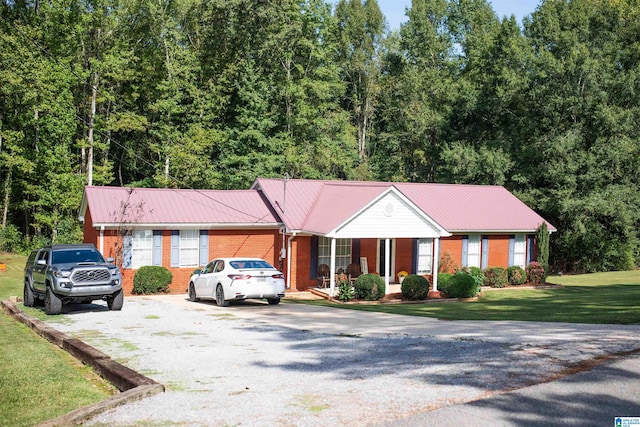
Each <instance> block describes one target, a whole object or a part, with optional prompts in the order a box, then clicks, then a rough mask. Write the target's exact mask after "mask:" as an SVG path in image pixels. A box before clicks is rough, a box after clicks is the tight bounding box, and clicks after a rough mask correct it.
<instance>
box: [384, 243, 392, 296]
mask: <svg viewBox="0 0 640 427" xmlns="http://www.w3.org/2000/svg"><path fill="white" fill-rule="evenodd" d="M390 270H391V239H389V238H387V239H384V271H385V275H384V276H385V277H384V284H385V289H384V293H385V294H390V293H391V291H390V290H389V285H390V284H391V281H390V280H389V277H391V271H390Z"/></svg>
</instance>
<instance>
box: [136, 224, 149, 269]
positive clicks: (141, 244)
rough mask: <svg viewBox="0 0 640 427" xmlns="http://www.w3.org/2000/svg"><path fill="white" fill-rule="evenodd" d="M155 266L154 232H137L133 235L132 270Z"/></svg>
mask: <svg viewBox="0 0 640 427" xmlns="http://www.w3.org/2000/svg"><path fill="white" fill-rule="evenodd" d="M145 265H153V231H152V230H135V231H133V232H132V233H131V268H140V267H142V266H145Z"/></svg>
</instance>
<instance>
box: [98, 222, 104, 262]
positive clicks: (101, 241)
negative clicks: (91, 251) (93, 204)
mask: <svg viewBox="0 0 640 427" xmlns="http://www.w3.org/2000/svg"><path fill="white" fill-rule="evenodd" d="M98 246H99V247H100V253H101V254H103V256H104V225H101V226H100V242H99V243H98Z"/></svg>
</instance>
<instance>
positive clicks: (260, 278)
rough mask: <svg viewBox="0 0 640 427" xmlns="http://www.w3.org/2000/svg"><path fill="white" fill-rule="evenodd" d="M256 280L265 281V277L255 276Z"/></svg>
mask: <svg viewBox="0 0 640 427" xmlns="http://www.w3.org/2000/svg"><path fill="white" fill-rule="evenodd" d="M257 279H258V282H266V281H267V278H266V277H257Z"/></svg>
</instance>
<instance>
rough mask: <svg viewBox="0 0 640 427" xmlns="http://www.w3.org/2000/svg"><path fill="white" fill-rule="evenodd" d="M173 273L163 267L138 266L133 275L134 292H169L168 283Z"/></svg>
mask: <svg viewBox="0 0 640 427" xmlns="http://www.w3.org/2000/svg"><path fill="white" fill-rule="evenodd" d="M171 280H173V274H171V272H170V271H169V270H167V269H166V268H165V267H160V266H156V265H145V266H144V267H140V268H139V269H138V271H136V274H135V276H133V293H134V294H155V293H158V292H169V283H171Z"/></svg>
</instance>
